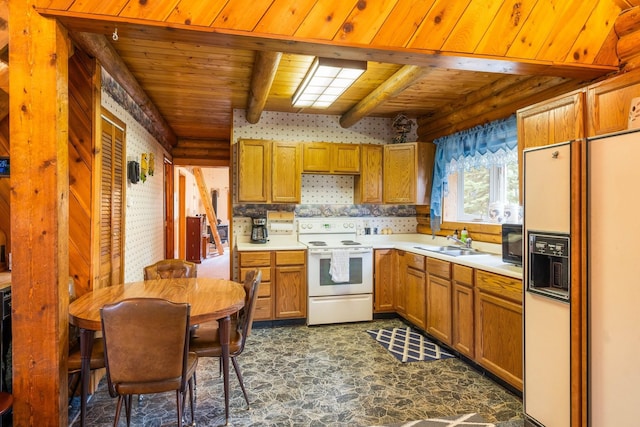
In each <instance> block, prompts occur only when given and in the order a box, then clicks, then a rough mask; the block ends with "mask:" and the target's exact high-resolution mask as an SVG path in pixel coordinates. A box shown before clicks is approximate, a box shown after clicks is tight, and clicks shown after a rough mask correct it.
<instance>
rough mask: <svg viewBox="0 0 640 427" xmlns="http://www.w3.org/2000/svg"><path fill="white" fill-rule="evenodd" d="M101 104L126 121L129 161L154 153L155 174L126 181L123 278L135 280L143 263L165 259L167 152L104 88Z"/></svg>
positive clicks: (144, 264) (138, 276)
mask: <svg viewBox="0 0 640 427" xmlns="http://www.w3.org/2000/svg"><path fill="white" fill-rule="evenodd" d="M102 106H103V107H104V108H106V109H107V110H109V112H111V113H112V114H113V115H115V116H116V117H117V118H119V119H120V120H122V121H123V122H124V123H125V124H126V128H127V129H126V136H125V138H126V139H125V144H126V157H127V160H137V161H138V162H139V161H140V155H141V154H142V153H153V154H154V157H155V173H154V175H153V176H147V179H146V181H145V182H142V181H139V182H138V183H137V184H131V183H130V182H129V181H128V180H127V185H126V190H125V191H126V208H125V249H124V281H125V282H133V281H138V280H142V279H143V273H142V269H143V268H144V266H146V265H149V264H153V263H154V262H156V261H158V260H160V259H163V258H164V209H163V208H162V207H163V206H164V171H163V158H164V151H163V149H162V147H161V146H160V144H159V143H158V142H157V141H156V139H155V138H153V137H152V136H151V135H150V134H149V132H147V131H146V130H145V129H144V128H143V127H142V126H141V125H140V124H139V123H138V122H136V121H135V119H134V118H133V117H132V116H131V115H130V114H129V113H128V112H127V111H126V110H125V109H124V108H122V107H121V106H120V105H118V103H117V102H116V101H115V100H114V99H113V98H111V96H110V95H109V94H108V93H107V92H106V91H104V90H103V91H102ZM159 207H160V208H159Z"/></svg>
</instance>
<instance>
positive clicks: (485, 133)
mask: <svg viewBox="0 0 640 427" xmlns="http://www.w3.org/2000/svg"><path fill="white" fill-rule="evenodd" d="M434 143H435V144H436V154H435V161H434V167H433V187H432V189H431V208H430V213H431V230H432V232H434V233H435V232H436V231H439V230H440V225H441V224H442V198H443V196H445V195H446V194H447V192H448V188H447V186H448V182H447V177H448V175H449V174H450V173H451V172H453V171H455V170H469V169H472V168H477V167H489V166H493V165H497V164H504V163H505V161H508V160H510V159H513V158H514V157H515V159H517V148H518V132H517V125H516V116H515V115H512V116H511V117H509V118H507V119H503V120H496V121H494V122H491V123H487V124H486V125H481V126H476V127H474V128H472V129H468V130H465V131H462V132H458V133H455V134H452V135H448V136H444V137H442V138H438V139H436V140H435V141H434Z"/></svg>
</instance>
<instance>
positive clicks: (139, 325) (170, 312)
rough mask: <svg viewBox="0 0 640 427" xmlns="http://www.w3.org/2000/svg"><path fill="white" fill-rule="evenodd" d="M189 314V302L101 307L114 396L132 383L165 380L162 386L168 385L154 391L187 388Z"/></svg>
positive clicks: (134, 301)
mask: <svg viewBox="0 0 640 427" xmlns="http://www.w3.org/2000/svg"><path fill="white" fill-rule="evenodd" d="M190 312H191V306H190V305H189V304H187V303H173V302H171V301H167V300H164V299H159V298H131V299H126V300H123V301H120V302H118V303H114V304H108V305H105V306H104V307H103V308H102V309H101V310H100V316H101V319H102V334H103V339H104V352H105V365H106V368H107V382H108V385H109V393H111V395H112V396H115V395H117V394H119V392H118V390H119V389H121V388H122V387H127V386H131V384H147V385H150V384H151V383H154V384H155V387H159V386H158V383H162V385H161V386H160V387H164V388H165V389H164V390H157V389H155V390H156V391H149V393H152V392H159V391H169V390H177V389H180V390H182V391H184V389H185V384H186V381H188V378H184V377H185V372H186V369H187V355H188V352H189V318H190ZM129 391H130V390H129ZM134 393H136V392H134ZM137 393H145V392H144V391H143V390H141V391H138V392H137ZM137 393H136V394H137ZM125 394H126V393H125Z"/></svg>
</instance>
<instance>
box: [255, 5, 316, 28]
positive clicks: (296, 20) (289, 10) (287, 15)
mask: <svg viewBox="0 0 640 427" xmlns="http://www.w3.org/2000/svg"><path fill="white" fill-rule="evenodd" d="M312 7H313V2H309V1H305V0H298V1H290V0H275V1H274V3H273V5H272V7H270V8H269V10H267V13H265V15H264V16H263V17H262V19H260V22H259V23H258V25H257V26H256V28H255V31H257V32H259V33H267V34H280V35H286V36H291V35H292V34H294V33H295V32H296V30H297V29H298V27H299V26H300V24H301V23H302V21H304V19H305V17H306V16H307V14H308V13H309V11H310V10H311V8H312ZM283 13H284V14H283Z"/></svg>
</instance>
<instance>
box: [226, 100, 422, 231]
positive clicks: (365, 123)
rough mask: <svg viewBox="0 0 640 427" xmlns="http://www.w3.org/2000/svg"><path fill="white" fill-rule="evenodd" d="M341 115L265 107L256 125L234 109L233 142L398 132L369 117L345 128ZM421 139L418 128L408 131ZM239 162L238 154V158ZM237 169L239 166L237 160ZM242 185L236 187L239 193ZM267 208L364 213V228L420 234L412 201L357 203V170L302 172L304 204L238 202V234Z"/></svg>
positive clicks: (371, 139)
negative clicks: (407, 203)
mask: <svg viewBox="0 0 640 427" xmlns="http://www.w3.org/2000/svg"><path fill="white" fill-rule="evenodd" d="M339 120H340V117H339V116H329V115H319V114H292V113H279V112H270V111H265V112H263V113H262V116H261V118H260V121H259V122H258V123H256V124H250V123H249V122H247V121H246V117H245V111H244V110H238V109H236V110H234V111H233V129H232V142H233V143H236V142H237V141H238V140H239V139H243V138H247V139H251V138H252V139H272V140H279V141H297V142H314V141H323V142H338V143H345V144H388V143H392V142H393V139H394V137H395V136H396V132H395V130H394V129H393V127H392V119H390V118H380V117H367V118H364V119H362V120H360V121H359V122H358V123H356V124H355V125H354V126H352V127H350V128H348V129H345V128H343V127H341V126H340V123H339ZM407 140H408V141H416V140H417V135H416V134H415V131H413V132H411V133H409V134H408V135H407ZM234 161H235V159H234ZM233 166H234V170H235V166H236V165H235V164H234V165H233ZM236 191H237V189H236V188H235V187H234V188H233V192H234V193H235V192H236ZM267 211H286V212H291V211H293V212H294V213H295V216H296V217H297V218H303V217H304V218H313V217H352V218H362V221H361V222H362V226H363V227H372V228H375V227H377V228H379V229H383V228H392V229H393V230H394V232H396V233H398V232H402V233H414V232H415V231H416V226H417V220H416V218H415V216H416V211H415V206H412V205H356V204H354V177H353V176H352V175H322V174H317V175H316V174H303V175H302V196H301V204H299V205H291V204H234V205H233V223H234V230H235V231H236V233H237V234H240V235H243V234H245V235H246V234H247V233H248V232H249V231H248V230H250V223H251V222H250V220H251V218H253V217H256V216H266V213H267Z"/></svg>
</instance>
